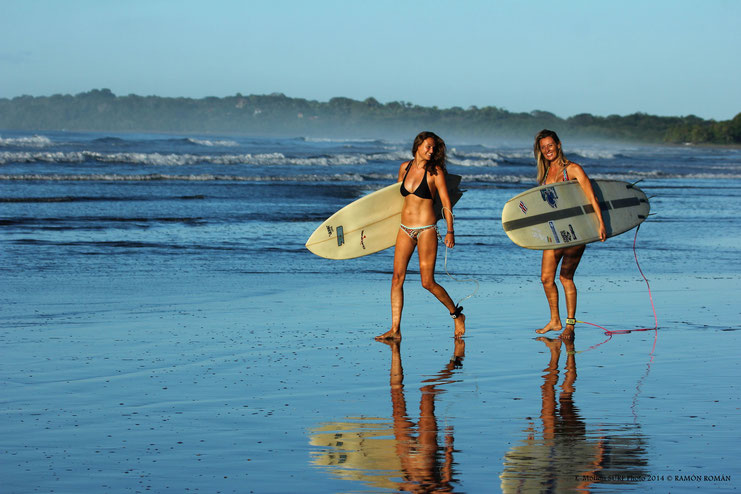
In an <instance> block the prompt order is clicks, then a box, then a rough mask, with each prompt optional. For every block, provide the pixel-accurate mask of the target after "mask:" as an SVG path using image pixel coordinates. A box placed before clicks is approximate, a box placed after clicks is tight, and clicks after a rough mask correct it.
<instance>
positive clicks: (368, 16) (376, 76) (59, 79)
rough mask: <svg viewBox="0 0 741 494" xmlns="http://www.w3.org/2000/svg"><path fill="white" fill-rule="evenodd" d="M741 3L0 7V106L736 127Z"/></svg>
mask: <svg viewBox="0 0 741 494" xmlns="http://www.w3.org/2000/svg"><path fill="white" fill-rule="evenodd" d="M740 24H741V1H736V0H703V1H700V0H697V1H695V0H674V1H668V0H667V1H663V0H641V1H638V0H620V1H609V2H608V1H602V0H577V1H550V2H545V1H538V0H532V1H526V0H523V1H514V0H502V1H483V0H469V1H466V0H458V1H435V0H428V1H424V2H421V1H414V0H409V1H405V0H394V1H387V0H364V1H354V0H345V1H325V0H305V1H288V0H265V1H263V0H254V1H249V0H242V1H227V0H223V1H220V0H209V1H191V0H128V1H117V0H0V97H3V98H12V97H15V96H20V95H23V94H30V95H34V96H44V95H52V94H58V93H62V94H77V93H80V92H84V91H88V90H90V89H100V88H109V89H111V90H112V91H113V92H114V93H116V94H118V95H127V94H132V93H133V94H139V95H158V96H185V97H193V98H201V97H205V96H217V97H223V96H230V95H234V94H236V93H242V94H267V93H272V92H282V93H284V94H286V95H287V96H291V97H299V98H306V99H313V100H319V101H327V100H328V99H329V98H331V97H334V96H345V97H349V98H353V99H361V100H362V99H365V98H367V97H371V96H372V97H375V98H376V99H377V100H378V101H380V102H382V103H387V102H389V101H408V102H411V103H415V104H419V105H425V106H433V105H436V106H438V107H441V108H449V107H452V106H460V107H463V108H467V107H469V106H471V105H475V106H479V107H483V106H497V107H499V108H504V109H506V110H509V111H513V112H523V111H524V112H529V111H532V110H544V111H550V112H553V113H555V114H556V115H558V116H561V117H569V116H572V115H575V114H579V113H592V114H594V115H610V114H618V115H627V114H630V113H634V112H637V111H641V112H645V113H650V114H654V115H689V114H694V115H697V116H700V117H703V118H713V119H716V120H727V119H730V118H733V116H734V115H736V114H737V113H739V112H741V55H740V53H741V29H739V25H740Z"/></svg>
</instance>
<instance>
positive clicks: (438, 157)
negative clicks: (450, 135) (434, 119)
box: [412, 131, 448, 175]
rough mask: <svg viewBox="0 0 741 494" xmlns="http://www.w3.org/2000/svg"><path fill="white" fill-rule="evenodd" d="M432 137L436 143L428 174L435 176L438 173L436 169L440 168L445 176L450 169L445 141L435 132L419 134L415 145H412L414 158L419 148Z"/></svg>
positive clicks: (428, 164) (426, 166)
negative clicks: (448, 167)
mask: <svg viewBox="0 0 741 494" xmlns="http://www.w3.org/2000/svg"><path fill="white" fill-rule="evenodd" d="M430 137H432V139H433V140H434V141H435V150H434V151H433V152H432V159H430V161H428V162H427V164H426V165H425V168H426V169H427V173H429V174H431V175H435V174H436V173H437V172H436V170H435V168H436V167H440V169H441V170H442V171H443V175H444V174H446V173H448V169H447V168H446V162H447V157H446V154H445V141H443V140H442V138H441V137H439V136H438V135H437V134H435V133H434V132H429V131H424V132H420V133H419V134H417V137H415V138H414V144H412V156H416V155H417V148H419V146H420V145H421V144H422V143H423V142H425V141H426V140H427V139H429V138H430Z"/></svg>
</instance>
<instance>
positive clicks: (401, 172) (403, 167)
mask: <svg viewBox="0 0 741 494" xmlns="http://www.w3.org/2000/svg"><path fill="white" fill-rule="evenodd" d="M408 165H409V162H408V161H405V162H404V163H402V164H401V165H399V176H398V177H397V178H396V181H397V182H401V181H402V180H404V172H405V171H406V170H407V166H408Z"/></svg>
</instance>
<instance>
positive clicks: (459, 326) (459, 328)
mask: <svg viewBox="0 0 741 494" xmlns="http://www.w3.org/2000/svg"><path fill="white" fill-rule="evenodd" d="M453 321H454V322H455V333H453V336H455V337H456V338H460V337H462V336H463V335H464V334H466V316H464V315H463V314H458V317H456V318H455V319H453Z"/></svg>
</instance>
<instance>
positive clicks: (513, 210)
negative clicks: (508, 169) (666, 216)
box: [502, 180, 650, 250]
mask: <svg viewBox="0 0 741 494" xmlns="http://www.w3.org/2000/svg"><path fill="white" fill-rule="evenodd" d="M591 183H592V188H593V189H594V193H595V196H596V197H597V200H598V201H599V205H600V209H601V210H602V219H603V221H604V222H605V229H606V230H607V237H608V238H609V237H614V236H616V235H620V234H621V233H625V232H627V231H628V230H631V229H633V228H635V227H637V226H638V225H640V224H641V223H642V222H643V221H644V220H645V219H646V218H647V217H648V213H649V211H650V205H649V202H648V198H647V197H646V194H644V193H643V191H642V190H641V189H639V188H638V187H636V186H635V185H634V184H630V183H628V182H623V181H620V180H591ZM502 227H503V228H504V231H505V233H506V234H507V236H508V237H509V238H510V240H512V241H513V242H514V243H515V244H517V245H519V246H520V247H525V248H527V249H534V250H548V249H562V248H564V247H571V246H575V245H582V244H588V243H590V242H595V241H598V240H599V234H598V228H599V222H598V221H597V215H596V214H595V212H594V208H593V207H592V205H591V204H590V203H589V201H587V198H586V196H585V195H584V192H583V191H582V188H581V186H580V185H579V183H578V182H577V181H576V180H571V181H568V182H558V183H555V184H548V185H541V186H539V187H534V188H532V189H530V190H527V191H525V192H523V193H521V194H518V195H516V196H515V197H513V198H512V199H510V200H509V201H507V202H506V203H505V205H504V208H503V209H502Z"/></svg>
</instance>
